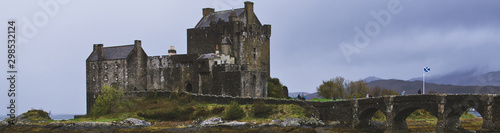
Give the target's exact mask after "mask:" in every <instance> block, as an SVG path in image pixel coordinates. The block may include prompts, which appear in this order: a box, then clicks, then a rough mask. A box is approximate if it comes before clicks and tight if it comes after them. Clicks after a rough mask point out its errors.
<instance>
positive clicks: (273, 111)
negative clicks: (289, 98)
mask: <svg viewBox="0 0 500 133" xmlns="http://www.w3.org/2000/svg"><path fill="white" fill-rule="evenodd" d="M260 104H261V105H260V108H267V109H269V110H263V111H260V114H261V115H259V116H257V115H256V114H259V112H258V111H259V110H256V109H254V108H252V107H253V106H257V105H256V103H254V104H245V105H239V108H240V109H241V110H243V116H242V117H241V118H239V119H237V120H238V121H248V122H250V121H251V122H258V123H259V122H266V123H267V122H269V121H270V120H273V119H284V118H288V117H291V118H304V117H308V116H309V115H310V114H311V112H310V111H309V110H306V109H304V108H302V107H300V106H298V105H294V104H282V105H273V104H269V105H266V104H264V103H260ZM228 108H229V105H228V104H209V103H203V102H197V101H194V100H192V99H191V98H190V96H189V95H182V96H181V95H172V96H170V97H154V96H153V97H146V98H136V99H126V100H121V101H120V102H119V103H118V104H117V106H116V107H114V108H112V109H111V112H110V113H109V114H105V115H99V116H95V115H94V116H90V115H89V116H86V117H84V118H79V119H73V120H71V121H101V122H102V121H121V120H124V119H126V118H130V117H133V118H139V119H144V120H147V121H152V122H162V121H174V122H183V121H192V120H204V119H207V118H210V117H224V111H225V110H226V109H228ZM256 112H257V113H256Z"/></svg>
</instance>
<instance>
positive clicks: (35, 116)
mask: <svg viewBox="0 0 500 133" xmlns="http://www.w3.org/2000/svg"><path fill="white" fill-rule="evenodd" d="M51 120H52V118H50V116H49V113H47V112H45V111H43V110H36V109H32V110H28V112H25V113H23V114H21V115H19V116H17V117H16V119H15V121H16V123H19V122H21V123H39V122H47V121H51Z"/></svg>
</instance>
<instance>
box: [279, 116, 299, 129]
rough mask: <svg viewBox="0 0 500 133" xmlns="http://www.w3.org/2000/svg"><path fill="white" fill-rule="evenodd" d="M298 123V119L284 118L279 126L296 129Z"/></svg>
mask: <svg viewBox="0 0 500 133" xmlns="http://www.w3.org/2000/svg"><path fill="white" fill-rule="evenodd" d="M299 121H300V119H299V118H285V120H283V122H281V123H280V125H281V126H283V127H298V126H300V123H299Z"/></svg>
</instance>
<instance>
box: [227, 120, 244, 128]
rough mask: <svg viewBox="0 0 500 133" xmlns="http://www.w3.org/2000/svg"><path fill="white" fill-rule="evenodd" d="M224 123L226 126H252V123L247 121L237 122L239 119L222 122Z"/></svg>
mask: <svg viewBox="0 0 500 133" xmlns="http://www.w3.org/2000/svg"><path fill="white" fill-rule="evenodd" d="M222 125H224V126H232V127H234V126H250V124H248V123H246V122H237V121H231V122H226V123H222Z"/></svg>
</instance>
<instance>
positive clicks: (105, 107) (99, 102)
mask: <svg viewBox="0 0 500 133" xmlns="http://www.w3.org/2000/svg"><path fill="white" fill-rule="evenodd" d="M123 95H124V94H123V92H122V91H119V90H117V89H115V87H114V86H109V85H108V86H104V87H102V91H101V94H99V96H98V97H97V99H96V101H95V103H94V106H93V108H92V110H91V111H90V114H91V115H92V116H102V115H107V114H109V113H111V110H112V109H113V108H115V105H116V104H117V103H119V100H120V99H121V98H122V97H123Z"/></svg>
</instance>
